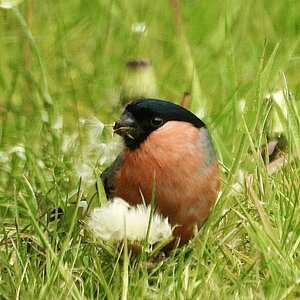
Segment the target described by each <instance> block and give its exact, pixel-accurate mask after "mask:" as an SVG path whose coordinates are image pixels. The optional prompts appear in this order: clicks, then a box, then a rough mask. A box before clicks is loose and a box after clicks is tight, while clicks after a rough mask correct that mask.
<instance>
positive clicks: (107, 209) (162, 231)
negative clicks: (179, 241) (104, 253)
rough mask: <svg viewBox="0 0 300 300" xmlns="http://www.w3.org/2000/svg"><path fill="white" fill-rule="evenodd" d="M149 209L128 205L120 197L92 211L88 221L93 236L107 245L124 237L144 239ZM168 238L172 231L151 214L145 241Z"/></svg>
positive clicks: (141, 205) (147, 207) (164, 219)
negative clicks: (150, 222) (108, 242)
mask: <svg viewBox="0 0 300 300" xmlns="http://www.w3.org/2000/svg"><path fill="white" fill-rule="evenodd" d="M150 216H151V207H150V206H145V205H144V204H140V205H137V206H129V204H128V203H127V202H125V201H124V200H123V199H121V198H114V199H113V200H112V201H110V202H108V203H106V204H105V205H103V206H102V207H100V208H95V209H94V210H93V211H92V213H91V217H90V219H89V221H88V225H89V226H90V227H91V229H92V230H93V232H94V234H95V235H96V236H97V237H99V238H101V239H103V240H105V241H111V242H118V241H122V240H124V238H126V239H127V240H129V241H142V240H145V239H146V235H147V229H148V225H149V218H150ZM171 236H172V228H171V225H170V224H169V222H168V219H167V218H163V217H162V216H161V215H159V214H158V213H156V212H154V213H153V216H152V224H151V227H150V231H149V238H148V242H149V244H150V245H153V244H155V243H157V242H159V241H162V240H163V239H167V238H169V237H171Z"/></svg>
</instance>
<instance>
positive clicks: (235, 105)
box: [0, 0, 300, 299]
mask: <svg viewBox="0 0 300 300" xmlns="http://www.w3.org/2000/svg"><path fill="white" fill-rule="evenodd" d="M8 2H9V1H8ZM11 2H12V1H11ZM0 3H1V1H0ZM2 3H4V2H2ZM139 28H142V30H139ZM299 33H300V2H299V1H292V0H282V1H255V0H254V1H238V0H226V1H219V0H217V1H181V2H180V3H179V1H176V0H173V1H129V0H126V1H108V0H102V1H86V0H81V1H79V0H72V1H60V0H58V1H52V2H51V1H50V2H49V1H32V0H24V1H23V2H21V3H20V4H19V5H18V6H15V7H13V8H11V9H3V8H0V147H1V148H0V298H1V299H54V298H55V299H119V298H122V299H127V298H128V299H200V298H201V297H202V298H203V299H296V298H299V297H300V287H299V284H300V270H299V266H300V255H299V244H300V206H299V189H300V170H299V149H300V126H299V104H298V103H299V101H298V100H299V86H300V85H299V83H300V74H299V67H300V47H299V37H300V35H299ZM136 58H147V59H149V60H150V61H151V62H152V66H153V69H154V72H155V76H156V82H157V92H156V93H155V95H152V96H153V97H157V98H161V99H168V100H172V101H174V102H176V103H180V99H181V98H182V94H183V92H189V93H190V94H191V102H190V109H191V110H192V111H193V112H194V113H196V114H198V115H199V116H201V117H202V119H203V120H204V122H205V123H206V124H207V126H208V128H209V129H210V131H211V134H212V137H213V142H214V145H215V149H216V152H217V156H218V159H219V161H220V165H221V177H222V181H223V185H222V193H221V194H220V196H219V198H218V200H217V202H216V205H215V207H214V209H213V211H212V214H211V216H210V218H209V219H208V221H207V222H206V224H205V225H204V227H203V228H202V229H201V231H200V232H199V234H198V235H197V237H196V238H195V239H194V240H193V241H192V242H191V244H189V245H188V246H186V247H185V248H183V249H180V250H178V251H177V252H174V253H173V254H172V255H171V256H170V257H168V258H166V259H165V260H162V261H151V258H149V257H147V256H144V255H141V256H138V257H136V258H134V259H133V258H131V257H130V256H131V253H130V251H129V250H128V249H127V246H126V245H125V246H124V247H123V248H122V247H121V248H110V247H109V248H107V246H106V245H103V244H102V242H101V241H99V240H97V239H95V238H94V237H93V235H92V234H91V232H90V231H89V229H88V228H87V226H86V216H87V215H88V214H89V211H90V209H91V207H93V206H99V205H100V204H101V203H102V202H103V201H104V200H103V193H102V192H101V189H100V190H98V191H96V190H95V184H94V183H95V182H96V181H99V174H100V172H101V171H102V170H103V169H104V168H105V167H106V165H107V164H108V161H109V160H110V155H109V154H110V153H111V155H112V152H113V150H112V149H111V148H109V147H111V145H110V144H109V141H110V140H111V136H110V133H109V126H107V127H105V129H104V132H103V133H102V135H101V136H100V137H99V139H101V141H102V142H103V143H104V144H103V145H102V146H103V147H106V149H108V151H106V153H105V157H104V158H103V156H104V153H103V151H102V152H101V153H98V154H97V151H96V150H91V151H89V150H90V148H91V147H90V146H91V145H90V144H91V141H90V140H89V129H88V128H86V126H85V124H86V122H85V120H86V118H87V117H88V118H90V116H96V117H97V118H98V119H99V120H101V121H102V122H103V123H104V124H106V125H109V124H112V123H113V122H114V121H115V120H116V119H117V117H118V116H119V114H120V104H119V99H120V93H121V91H122V85H123V81H124V78H123V77H124V74H125V65H126V62H127V61H128V60H130V59H136ZM278 90H281V91H284V95H285V98H286V99H285V100H286V105H287V111H288V114H287V116H288V117H287V118H285V117H284V116H282V117H281V118H280V119H281V121H282V126H283V130H284V135H285V137H286V139H287V146H286V150H285V154H284V155H281V156H280V157H281V158H282V159H283V158H284V159H285V164H282V163H281V162H282V160H281V161H280V162H279V163H277V164H275V168H274V165H272V164H270V162H269V161H268V159H263V158H262V156H261V152H262V151H264V150H263V149H265V145H266V141H267V137H266V135H267V133H266V128H268V124H267V123H268V120H269V117H268V115H269V114H270V113H271V111H270V109H269V108H268V106H267V105H266V102H265V100H264V98H265V95H267V94H270V93H273V92H275V91H278ZM289 95H291V96H289ZM291 99H292V100H291ZM277 110H279V111H280V108H279V109H278V108H277ZM105 130H106V131H105ZM99 135H100V134H99ZM107 145H110V146H107ZM101 149H102V148H101ZM183 159H184V158H183ZM83 199H85V200H86V201H87V202H88V203H89V207H88V210H87V212H85V211H84V210H83V209H82V208H81V207H80V206H79V203H80V201H82V200H83ZM61 210H62V211H63V213H64V214H63V216H61V215H60V214H59V212H60V211H61Z"/></svg>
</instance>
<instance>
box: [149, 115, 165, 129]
mask: <svg viewBox="0 0 300 300" xmlns="http://www.w3.org/2000/svg"><path fill="white" fill-rule="evenodd" d="M163 122H164V120H163V119H162V118H160V117H153V118H152V119H151V121H150V123H151V126H153V127H159V126H161V125H162V124H163Z"/></svg>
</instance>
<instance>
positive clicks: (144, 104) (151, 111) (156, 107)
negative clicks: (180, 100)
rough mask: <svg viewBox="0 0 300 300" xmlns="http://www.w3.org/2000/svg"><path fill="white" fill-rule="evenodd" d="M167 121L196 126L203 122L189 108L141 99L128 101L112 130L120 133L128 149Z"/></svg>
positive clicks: (162, 101) (202, 124) (132, 147)
mask: <svg viewBox="0 0 300 300" xmlns="http://www.w3.org/2000/svg"><path fill="white" fill-rule="evenodd" d="M168 121H182V122H188V123H191V124H192V125H193V126H195V127H196V128H201V127H205V124H204V123H203V122H202V121H201V120H200V119H199V118H198V117H197V116H195V115H194V114H193V113H192V112H190V111H189V110H187V109H185V108H183V107H181V106H179V105H177V104H174V103H172V102H169V101H165V100H157V99H141V100H136V101H133V102H131V103H129V104H128V105H127V106H126V108H125V111H124V113H123V115H122V116H121V118H120V120H118V121H117V122H116V124H115V127H114V130H115V132H116V133H118V134H120V135H122V136H123V137H124V140H125V144H126V146H127V147H128V148H129V149H135V148H137V147H138V146H139V145H140V144H141V143H142V142H143V141H144V140H145V139H146V138H147V136H148V135H149V134H150V133H151V132H152V131H154V130H156V129H157V128H159V127H161V126H162V125H164V124H165V123H167V122H168Z"/></svg>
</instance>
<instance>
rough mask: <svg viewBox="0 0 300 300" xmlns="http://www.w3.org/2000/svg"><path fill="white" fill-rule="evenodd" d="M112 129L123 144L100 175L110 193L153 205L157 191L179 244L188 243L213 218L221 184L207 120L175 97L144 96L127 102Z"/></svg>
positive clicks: (133, 202)
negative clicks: (171, 100)
mask: <svg viewBox="0 0 300 300" xmlns="http://www.w3.org/2000/svg"><path fill="white" fill-rule="evenodd" d="M113 130H114V132H115V133H116V134H118V135H120V136H121V137H122V138H123V142H124V148H123V150H122V151H121V153H120V155H119V156H118V157H117V158H116V160H115V161H114V162H113V163H112V165H111V166H110V167H108V168H107V169H106V170H105V171H104V172H103V173H102V174H101V179H102V182H103V186H104V189H105V192H106V195H107V197H108V198H113V197H121V198H122V199H124V200H125V201H126V202H127V203H129V204H130V205H133V206H135V205H138V204H140V203H143V202H144V203H146V204H148V205H149V203H151V199H152V193H154V202H155V208H156V210H157V211H158V212H159V213H160V214H162V215H163V216H164V217H166V218H168V220H169V222H170V224H171V225H172V226H173V227H174V230H173V236H174V240H176V245H177V246H182V245H184V244H186V243H188V242H189V241H190V240H191V239H192V238H193V237H194V236H195V234H196V233H197V232H198V230H199V229H200V228H201V226H202V225H203V224H204V222H205V220H206V219H207V218H208V216H209V214H210V211H211V209H212V206H213V204H214V202H215V200H216V197H217V193H218V191H219V189H220V176H219V165H218V161H217V158H216V155H215V151H214V147H213V144H212V141H211V137H210V134H209V131H208V129H207V127H206V125H205V124H204V122H203V121H202V120H200V119H199V118H198V117H197V116H196V115H195V114H193V113H192V112H190V111H189V110H187V109H185V108H183V107H181V106H179V105H177V104H175V103H173V102H170V101H166V100H159V99H139V100H135V101H133V102H131V103H129V104H127V106H126V107H125V110H124V111H123V113H122V115H121V117H120V119H119V120H117V121H116V122H115V124H114V127H113ZM154 185H155V188H154ZM174 244H175V242H174V243H173V245H174ZM172 247H173V246H172Z"/></svg>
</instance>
